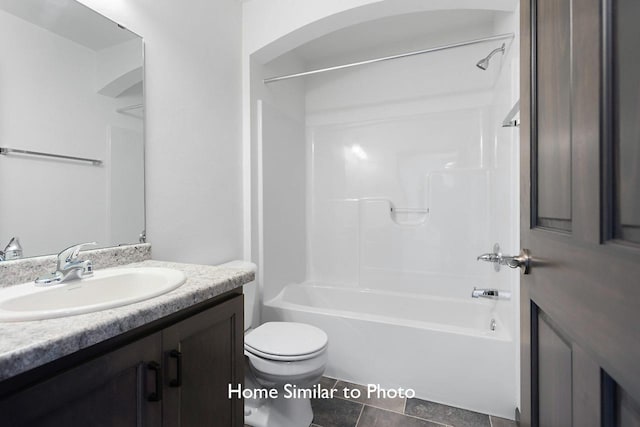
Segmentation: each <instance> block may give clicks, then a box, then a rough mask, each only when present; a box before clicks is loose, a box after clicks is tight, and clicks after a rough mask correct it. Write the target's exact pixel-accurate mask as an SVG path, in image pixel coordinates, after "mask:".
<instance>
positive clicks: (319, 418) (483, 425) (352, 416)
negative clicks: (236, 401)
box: [311, 377, 516, 427]
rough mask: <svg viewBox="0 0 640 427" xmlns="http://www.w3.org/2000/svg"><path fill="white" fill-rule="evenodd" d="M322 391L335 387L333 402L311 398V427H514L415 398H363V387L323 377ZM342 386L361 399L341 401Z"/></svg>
mask: <svg viewBox="0 0 640 427" xmlns="http://www.w3.org/2000/svg"><path fill="white" fill-rule="evenodd" d="M320 384H321V386H322V388H326V389H331V388H336V389H338V391H337V392H336V393H335V397H334V398H333V399H313V400H312V401H311V406H312V407H313V414H314V417H313V424H311V427H443V426H452V427H515V426H516V423H515V422H513V421H510V420H506V419H504V418H498V417H493V416H489V415H486V414H480V413H478V412H472V411H467V410H465V409H460V408H454V407H452V406H447V405H441V404H439V403H433V402H428V401H426V400H421V399H416V398H410V399H405V398H393V399H391V398H386V399H382V398H381V399H377V398H371V399H368V398H366V396H367V393H366V387H364V386H361V385H357V384H352V383H348V382H344V381H338V380H335V379H333V378H327V377H323V378H322V381H321V382H320ZM345 387H347V388H349V389H353V388H357V389H359V390H360V391H361V392H362V393H361V396H362V397H360V398H357V399H353V398H344V397H343V393H342V392H341V391H340V390H342V389H344V388H345Z"/></svg>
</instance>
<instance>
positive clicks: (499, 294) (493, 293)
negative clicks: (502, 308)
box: [471, 286, 511, 299]
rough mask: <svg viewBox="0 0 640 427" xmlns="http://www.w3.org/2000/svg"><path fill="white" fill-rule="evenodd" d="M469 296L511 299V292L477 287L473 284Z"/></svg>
mask: <svg viewBox="0 0 640 427" xmlns="http://www.w3.org/2000/svg"><path fill="white" fill-rule="evenodd" d="M471 298H489V299H511V292H508V291H500V290H498V289H478V288H476V287H475V286H474V287H473V291H471Z"/></svg>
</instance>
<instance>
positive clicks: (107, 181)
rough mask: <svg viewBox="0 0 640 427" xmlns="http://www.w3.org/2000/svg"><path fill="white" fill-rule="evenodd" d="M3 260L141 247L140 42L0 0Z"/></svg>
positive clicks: (53, 1)
mask: <svg viewBox="0 0 640 427" xmlns="http://www.w3.org/2000/svg"><path fill="white" fill-rule="evenodd" d="M0 52H1V54H0V250H3V249H4V247H5V245H6V244H7V243H8V242H9V240H10V239H11V238H12V237H19V238H20V242H21V245H22V247H23V256H24V257H30V256H38V255H44V254H53V253H57V252H59V251H60V250H61V249H64V248H65V247H67V246H70V245H72V244H75V243H80V242H90V241H96V242H98V246H99V247H106V246H117V245H122V244H129V243H138V242H139V239H140V236H141V234H143V230H144V228H145V223H144V216H145V215H144V137H143V131H144V106H143V100H144V95H143V86H144V82H143V76H144V68H143V63H144V59H143V42H142V39H141V38H140V37H139V36H137V35H136V34H134V33H132V32H131V31H129V30H127V29H125V28H123V27H121V26H119V25H118V24H117V23H115V22H113V21H111V20H109V19H107V18H105V17H104V16H102V15H100V14H98V13H96V12H95V11H93V10H91V9H89V8H87V7H86V6H84V5H82V4H80V3H78V2H76V1H73V0H0Z"/></svg>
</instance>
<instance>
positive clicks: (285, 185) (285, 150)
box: [252, 55, 307, 299]
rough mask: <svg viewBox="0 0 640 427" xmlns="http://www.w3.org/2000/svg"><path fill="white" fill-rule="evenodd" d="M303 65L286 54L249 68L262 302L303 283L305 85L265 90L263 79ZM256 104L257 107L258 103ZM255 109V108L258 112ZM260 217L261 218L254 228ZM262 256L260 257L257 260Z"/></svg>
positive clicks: (256, 252)
mask: <svg viewBox="0 0 640 427" xmlns="http://www.w3.org/2000/svg"><path fill="white" fill-rule="evenodd" d="M302 66H303V64H301V63H300V62H299V61H298V60H297V59H296V58H294V57H293V56H291V55H286V56H284V57H282V58H281V59H280V60H278V61H274V62H273V63H271V64H268V65H261V64H257V63H254V67H253V69H252V71H253V72H252V76H253V80H252V88H253V90H252V116H253V117H254V120H255V123H260V125H259V126H257V127H256V129H255V131H256V134H255V138H254V144H253V147H252V148H253V151H254V152H255V153H256V156H254V158H253V165H252V168H253V169H252V170H254V171H259V173H256V174H254V175H253V178H254V182H253V185H252V187H253V188H254V190H255V191H254V194H253V197H254V199H255V200H260V203H255V204H253V212H252V217H253V218H254V219H255V225H254V229H255V230H260V233H255V236H254V243H253V244H252V247H253V249H254V254H253V259H255V260H259V264H260V266H262V267H263V268H260V269H259V277H258V279H259V280H258V281H259V283H260V289H261V292H260V295H261V299H270V298H273V297H274V296H275V295H277V293H278V292H280V290H281V289H282V287H283V286H285V285H286V284H288V283H299V282H301V281H304V279H305V278H306V273H307V250H306V249H307V236H306V228H307V221H306V219H307V218H306V209H307V205H306V203H307V188H306V175H307V170H306V167H307V163H306V160H305V159H306V153H305V150H306V146H305V144H304V141H305V85H304V81H303V80H293V81H289V82H286V83H283V84H281V85H276V86H266V85H264V84H263V83H262V77H263V76H267V75H268V76H270V75H276V74H280V73H284V72H287V71H288V70H292V69H301V67H302ZM258 103H259V104H258ZM258 106H259V108H258ZM258 219H260V220H261V222H260V224H258ZM260 257H262V258H260Z"/></svg>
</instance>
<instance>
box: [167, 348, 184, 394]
mask: <svg viewBox="0 0 640 427" xmlns="http://www.w3.org/2000/svg"><path fill="white" fill-rule="evenodd" d="M169 357H171V358H173V359H176V378H175V379H173V380H171V381H169V387H180V386H181V385H182V353H181V352H179V351H178V350H171V351H170V352H169Z"/></svg>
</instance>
